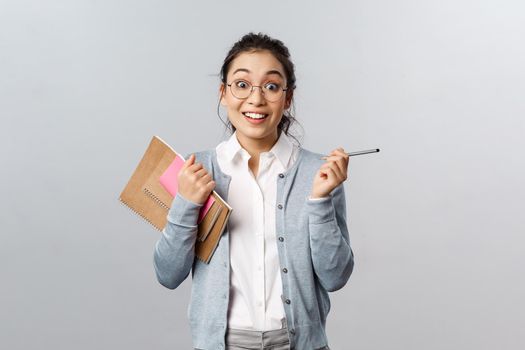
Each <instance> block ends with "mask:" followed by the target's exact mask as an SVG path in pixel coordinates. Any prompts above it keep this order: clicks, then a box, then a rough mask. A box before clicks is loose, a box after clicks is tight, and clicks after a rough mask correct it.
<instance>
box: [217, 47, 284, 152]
mask: <svg viewBox="0 0 525 350" xmlns="http://www.w3.org/2000/svg"><path fill="white" fill-rule="evenodd" d="M239 80H242V81H241V82H239ZM226 82H227V84H233V83H234V82H237V85H239V84H240V86H245V84H244V82H248V83H250V84H251V85H252V86H261V87H263V86H267V87H270V88H273V87H274V86H276V85H279V86H280V87H282V88H286V83H287V82H286V75H285V73H284V69H283V66H282V64H281V62H279V61H278V60H277V59H276V58H275V57H274V56H273V55H272V54H271V53H270V52H269V51H256V52H243V53H241V54H240V55H239V56H237V57H236V58H235V59H234V60H233V61H232V62H231V64H230V69H229V71H228V75H227V77H226ZM269 83H270V85H268V84H269ZM271 83H274V84H276V85H271ZM232 87H233V85H232ZM220 93H221V105H223V106H224V107H226V109H227V110H228V118H229V120H230V122H231V123H232V125H233V126H234V127H235V128H236V130H237V137H238V139H239V141H240V142H241V144H242V142H243V141H244V142H247V143H252V144H253V143H254V142H256V143H260V144H262V145H263V146H268V147H269V146H272V145H273V143H275V141H276V140H277V138H278V131H277V125H279V122H280V121H281V118H282V115H283V111H284V110H285V109H287V108H289V107H290V100H291V94H286V92H284V91H283V92H282V96H281V97H280V98H279V99H278V100H276V101H268V100H266V98H265V96H264V95H263V92H262V89H261V88H258V87H254V88H253V91H252V93H251V94H250V95H249V96H248V97H247V98H245V99H239V98H237V97H235V96H234V95H233V94H232V90H231V88H230V87H228V86H225V85H223V84H221V88H220ZM246 113H248V115H250V116H251V117H252V118H250V117H249V116H248V115H246ZM250 113H256V114H255V115H253V114H250ZM261 115H264V118H262V119H255V118H260V117H261Z"/></svg>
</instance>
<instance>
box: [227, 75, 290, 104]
mask: <svg viewBox="0 0 525 350" xmlns="http://www.w3.org/2000/svg"><path fill="white" fill-rule="evenodd" d="M227 85H228V86H229V87H230V90H231V92H232V95H233V96H234V97H237V98H238V99H240V100H244V99H246V98H248V96H250V95H251V93H252V91H253V88H256V87H258V88H260V89H261V92H262V94H263V96H264V98H265V99H266V101H268V102H276V101H278V100H280V99H281V97H283V93H284V92H285V91H286V90H288V89H284V88H283V87H282V86H281V85H280V84H278V83H272V82H269V83H266V84H264V85H263V86H257V85H252V84H251V83H250V82H248V81H246V80H242V79H237V80H234V81H233V82H232V83H230V84H227Z"/></svg>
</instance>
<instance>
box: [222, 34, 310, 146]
mask: <svg viewBox="0 0 525 350" xmlns="http://www.w3.org/2000/svg"><path fill="white" fill-rule="evenodd" d="M264 50H266V51H269V52H270V53H271V54H272V55H273V56H274V57H275V58H276V59H277V60H278V61H279V62H280V63H281V64H282V65H283V68H284V73H285V75H286V82H287V87H288V90H287V91H286V95H287V97H288V96H289V94H292V100H291V101H290V103H291V104H290V106H291V107H290V109H293V110H294V112H293V113H292V112H290V110H289V111H288V112H286V111H285V112H284V113H283V116H282V118H281V121H280V122H279V125H277V130H278V132H279V134H280V133H281V131H284V133H285V134H286V135H287V136H291V137H293V138H294V139H295V140H296V141H297V143H298V144H300V142H299V140H297V138H296V137H295V136H294V135H291V134H290V133H289V131H288V129H289V128H290V126H291V125H292V124H294V123H297V124H299V122H297V120H296V119H295V117H294V114H295V105H294V104H293V90H294V89H295V87H296V86H295V68H294V64H293V62H292V61H291V60H290V52H289V51H288V48H287V47H286V46H285V45H284V44H283V42H282V41H280V40H277V39H273V38H271V37H269V36H268V35H266V34H263V33H258V34H255V33H252V32H250V33H248V34H246V35H244V36H243V37H242V38H241V39H240V40H239V41H237V42H236V43H235V44H233V46H232V48H231V49H230V51H229V52H228V55H226V58H225V59H224V63H223V64H222V67H221V71H220V73H219V76H220V79H221V81H222V83H223V84H224V86H225V87H226V77H227V76H228V71H229V70H230V65H231V62H232V61H233V60H234V59H235V58H236V57H237V56H239V55H240V54H241V53H243V52H254V51H255V52H257V51H264ZM219 107H220V100H219V104H218V105H217V114H218V115H219V118H220V119H221V121H222V118H221V116H220V113H219ZM222 122H223V123H224V121H222ZM225 125H226V128H227V129H229V130H231V132H232V133H233V132H234V131H235V127H234V126H233V125H232V124H231V123H230V121H229V120H228V121H227V123H225Z"/></svg>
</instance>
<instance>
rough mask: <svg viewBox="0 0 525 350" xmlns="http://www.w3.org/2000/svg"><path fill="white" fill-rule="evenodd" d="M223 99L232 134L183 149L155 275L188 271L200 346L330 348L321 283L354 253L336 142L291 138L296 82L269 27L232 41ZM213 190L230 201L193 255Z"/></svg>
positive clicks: (169, 282)
mask: <svg viewBox="0 0 525 350" xmlns="http://www.w3.org/2000/svg"><path fill="white" fill-rule="evenodd" d="M221 81H222V83H221V84H220V103H221V105H222V106H224V107H225V108H226V109H227V112H228V119H229V123H228V126H230V127H231V129H232V131H233V134H232V135H231V136H230V137H229V139H227V140H225V141H223V142H221V143H220V144H219V145H217V147H215V148H213V149H210V150H206V151H202V152H197V153H195V154H191V155H190V156H189V157H188V158H187V160H186V162H185V164H184V167H183V168H182V170H181V171H180V173H179V175H178V181H179V192H178V193H177V195H176V197H175V198H174V200H173V203H172V207H171V209H170V211H169V213H168V223H167V225H166V227H165V229H164V230H163V234H162V236H161V238H160V239H159V241H158V242H157V244H156V246H155V253H154V265H155V271H156V274H157V278H158V280H159V282H160V283H161V284H162V285H163V286H165V287H167V288H170V289H175V288H177V286H179V284H180V283H182V281H184V280H185V279H186V277H187V276H188V275H189V273H190V271H192V278H193V281H192V291H191V301H190V305H189V308H188V317H189V320H190V325H191V329H192V337H193V345H194V347H195V348H196V349H206V350H217V349H232V350H233V349H274V350H284V349H297V350H312V349H329V348H328V341H327V338H326V333H325V324H326V317H327V315H328V311H329V309H330V300H329V297H328V292H331V291H335V290H338V289H340V288H342V287H343V286H344V285H345V284H346V282H347V281H348V279H349V277H350V274H351V273H352V269H353V265H354V259H353V253H352V249H351V248H350V242H349V236H348V229H347V225H346V202H345V192H344V187H343V182H344V181H345V180H346V178H347V168H348V156H347V155H346V153H345V152H344V150H343V149H342V148H338V149H335V150H333V151H332V152H331V153H330V154H329V156H328V157H327V158H326V159H325V161H323V159H322V156H323V155H322V154H319V153H314V152H311V151H308V150H306V149H304V148H302V147H301V146H300V145H298V144H296V143H294V142H292V140H291V137H290V135H289V134H288V128H289V126H290V125H291V123H292V122H293V121H294V118H293V116H291V114H290V106H291V105H292V97H293V92H294V89H295V73H294V65H293V63H292V62H291V60H290V54H289V52H288V49H287V48H286V47H285V46H284V45H283V43H282V42H281V41H279V40H276V39H272V38H270V37H268V36H267V35H263V34H254V33H249V34H247V35H245V36H244V37H242V38H241V39H240V40H239V41H238V42H237V43H235V44H234V45H233V47H232V49H231V50H230V52H229V53H228V55H227V57H226V59H225V60H224V64H223V66H222V69H221ZM212 190H215V191H216V192H217V193H218V194H219V195H220V196H221V197H223V198H224V199H225V200H226V201H227V202H228V203H229V205H230V206H231V207H232V208H233V211H232V213H231V216H230V219H229V221H228V224H227V227H226V230H225V232H224V233H223V235H222V237H221V240H220V242H219V245H218V246H217V249H216V251H215V253H214V255H213V257H212V259H211V261H210V262H209V264H205V263H203V262H201V261H200V260H198V259H196V258H194V245H195V237H196V234H197V218H198V214H199V210H200V208H201V206H202V205H203V203H204V202H205V201H206V199H207V197H208V196H209V194H210V193H211V191H212Z"/></svg>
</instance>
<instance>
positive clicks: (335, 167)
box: [310, 147, 349, 198]
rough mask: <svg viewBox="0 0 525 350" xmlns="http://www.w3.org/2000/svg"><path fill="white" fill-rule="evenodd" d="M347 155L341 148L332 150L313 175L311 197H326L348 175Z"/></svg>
mask: <svg viewBox="0 0 525 350" xmlns="http://www.w3.org/2000/svg"><path fill="white" fill-rule="evenodd" d="M348 158H349V157H348V155H347V154H346V152H345V151H344V149H343V148H341V147H340V148H337V149H335V150H333V151H332V152H331V153H330V154H329V155H328V157H326V163H324V164H323V165H321V167H320V168H319V170H318V171H317V173H316V174H315V177H314V182H313V186H312V193H311V194H310V197H311V198H321V197H327V196H328V195H329V194H330V192H332V191H333V190H334V188H336V187H337V186H339V185H340V184H341V183H342V182H343V181H345V180H346V179H347V178H348V176H347V174H348Z"/></svg>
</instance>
